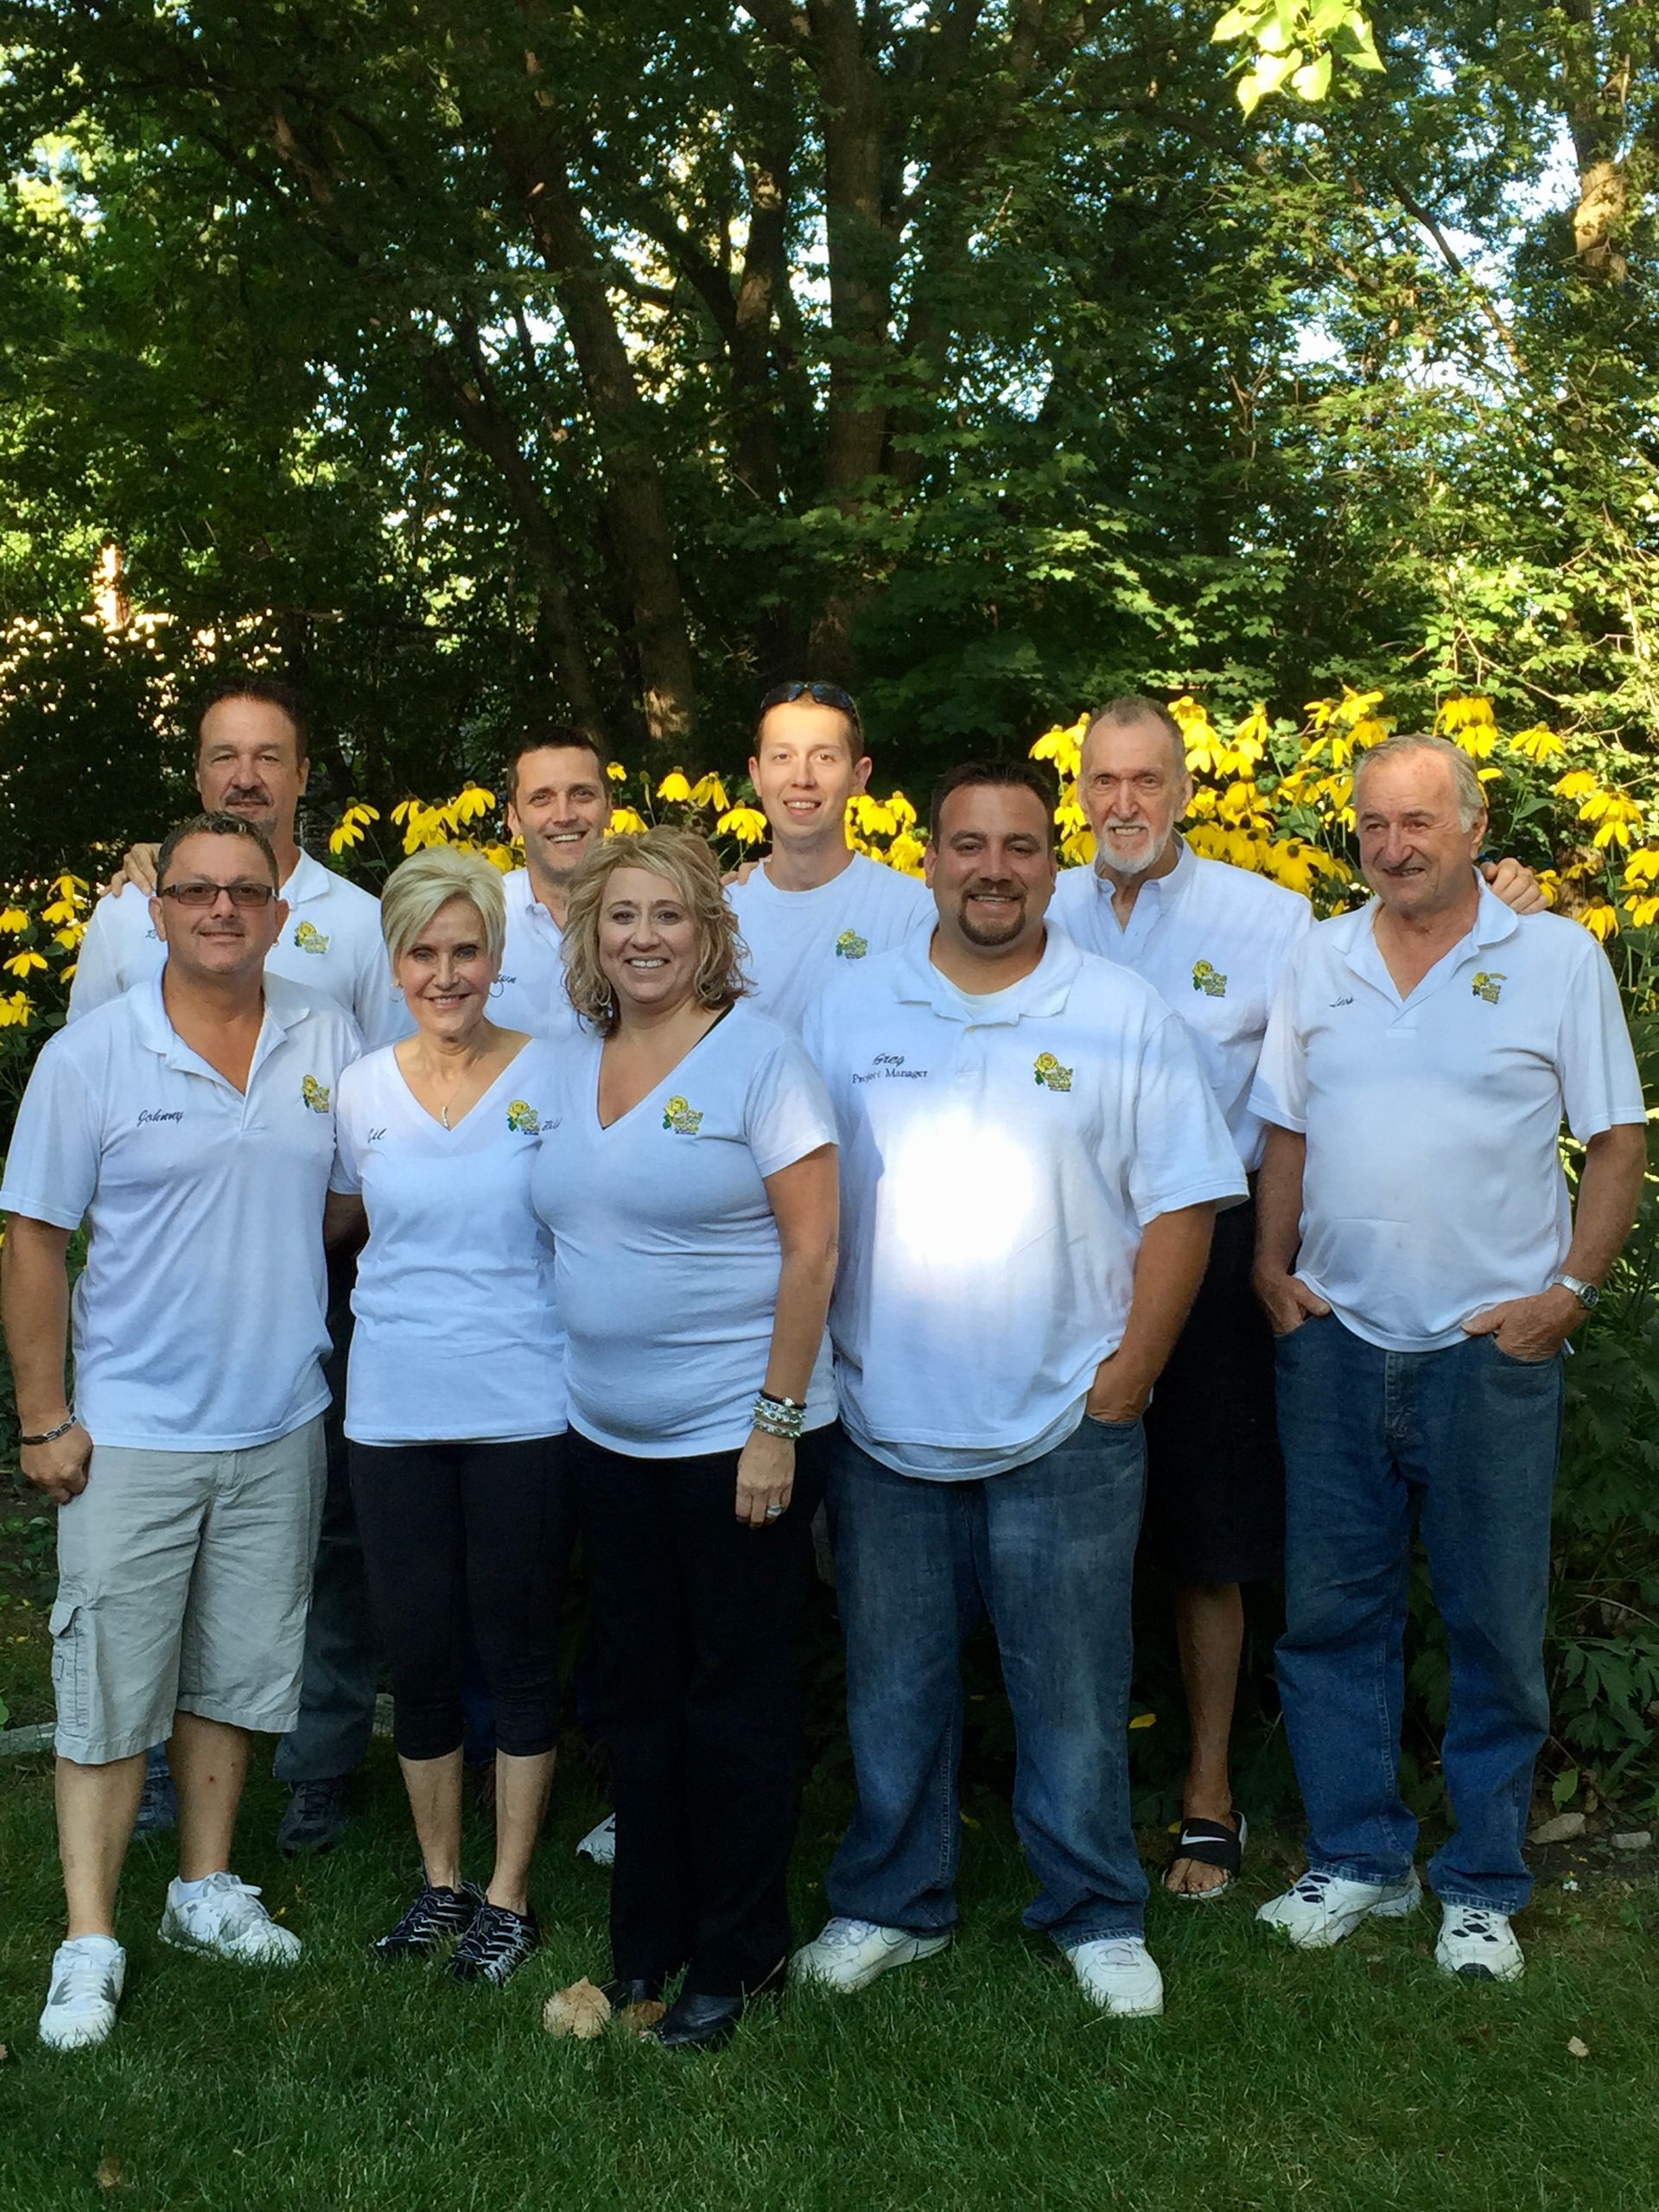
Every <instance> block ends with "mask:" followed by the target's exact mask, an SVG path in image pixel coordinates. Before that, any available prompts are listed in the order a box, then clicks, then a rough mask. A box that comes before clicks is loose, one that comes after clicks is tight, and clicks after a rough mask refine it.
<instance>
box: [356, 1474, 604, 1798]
mask: <svg viewBox="0 0 1659 2212" xmlns="http://www.w3.org/2000/svg"><path fill="white" fill-rule="evenodd" d="M563 1443H564V1440H563V1437H557V1436H543V1437H537V1438H536V1439H534V1440H532V1441H531V1442H529V1443H522V1444H397V1445H385V1444H353V1446H351V1470H352V1499H353V1503H354V1504H355V1506H356V1508H357V1525H358V1532H359V1535H360V1536H361V1538H362V1542H363V1559H364V1564H365V1567H367V1569H368V1577H369V1600H370V1603H371V1605H372V1607H373V1609H374V1619H375V1626H376V1628H377V1629H378V1631H379V1636H380V1641H381V1643H382V1645H383V1646H384V1648H385V1654H386V1662H387V1666H388V1669H389V1670H390V1673H391V1696H392V1731H391V1732H392V1740H393V1742H394V1743H395V1744H396V1745H397V1750H398V1751H399V1753H400V1755H401V1756H402V1757H403V1758H406V1759H441V1758H446V1757H448V1754H449V1753H450V1752H452V1751H459V1750H460V1749H461V1741H462V1737H463V1733H464V1729H463V1723H462V1718H461V1681H462V1677H463V1675H464V1672H465V1669H466V1657H467V1621H468V1619H469V1618H470V1620H471V1622H472V1626H473V1633H474V1637H475V1638H476V1641H477V1643H478V1650H479V1656H480V1659H481V1660H482V1662H483V1666H484V1675H485V1679H486V1681H487V1682H488V1684H489V1687H490V1693H491V1695H492V1696H493V1699H494V1700H495V1727H496V1747H497V1749H498V1750H499V1751H505V1752H507V1753H508V1754H509V1756H510V1757H512V1758H537V1757H538V1756H539V1755H540V1754H541V1753H543V1752H544V1751H551V1750H552V1749H553V1748H554V1746H555V1745H556V1743H557V1741H558V1734H559V1600H560V1598H561V1595H562V1594H563V1586H564V1577H565V1570H566V1568H567V1567H568V1565H569V1555H570V1542H571V1532H572V1525H573V1524H572V1518H571V1512H570V1505H569V1488H568V1480H567V1477H566V1474H565V1469H564V1463H563Z"/></svg>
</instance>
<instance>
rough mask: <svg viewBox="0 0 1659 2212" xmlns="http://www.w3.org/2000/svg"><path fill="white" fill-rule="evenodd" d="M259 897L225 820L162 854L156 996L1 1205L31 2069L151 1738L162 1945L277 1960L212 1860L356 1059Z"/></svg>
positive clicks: (108, 1909) (266, 1660)
mask: <svg viewBox="0 0 1659 2212" xmlns="http://www.w3.org/2000/svg"><path fill="white" fill-rule="evenodd" d="M277 880H278V863H277V856H276V855H275V853H274V852H273V850H272V849H271V846H270V841H269V840H268V839H267V838H266V837H265V836H264V834H263V832H261V831H260V830H258V829H256V828H255V827H254V826H253V825H252V824H251V823H248V822H246V821H245V820H243V819H241V818H239V817H237V816H234V815H230V814H223V813H220V814H204V815H200V816H197V817H195V818H194V820H192V821H189V822H187V823H184V824H183V825H182V826H181V828H180V829H175V831H173V833H172V834H171V835H170V836H168V838H167V839H166V840H165V841H164V842H163V844H162V849H161V853H160V855H159V858H158V861H157V893H156V897H154V898H153V899H151V900H150V901H149V912H150V917H151V919H152V920H153V921H154V923H155V925H156V933H157V938H158V940H159V942H160V943H161V944H162V971H161V973H160V975H159V976H153V977H151V978H150V979H149V981H147V982H143V983H141V984H139V985H138V986H137V988H134V989H132V990H131V991H130V992H127V993H124V995H121V996H120V997H118V998H117V999H115V1000H113V1001H111V1002H110V1003H109V1004H108V1005H106V1006H104V1007H99V1009H98V1010H97V1011H96V1012H95V1013H93V1014H90V1015H88V1016H87V1017H86V1019H85V1020H81V1021H78V1022H76V1023H75V1024H74V1025H73V1027H68V1028H66V1029H65V1030H63V1031H62V1032H61V1033H60V1034H59V1035H58V1036H56V1037H54V1038H53V1039H50V1041H49V1042H48V1044H47V1046H45V1048H44V1050H43V1051H42V1052H41V1056H40V1058H39V1060H38V1061H37V1062H36V1064H35V1071H34V1072H33V1074H32V1075H31V1077H30V1078H29V1088H28V1090H27V1091H26V1092H25V1094H24V1096H23V1102H22V1106H21V1107H20V1109H19V1110H18V1115H17V1123H16V1132H15V1135H14V1137H13V1141H12V1146H11V1150H10V1155H9V1157H8V1159H7V1161H6V1170H5V1179H4V1182H3V1185H0V1211H3V1212H4V1213H5V1215H6V1216H7V1217H8V1218H7V1222H6V1230H7V1234H6V1241H5V1246H4V1250H3V1255H0V1320H3V1324H4V1329H5V1336H6V1344H7V1349H8V1351H9V1352H10V1358H11V1364H12V1370H13V1374H14V1376H15V1377H16V1395H17V1411H18V1415H19V1419H20V1422H21V1426H22V1432H23V1433H22V1471H23V1475H24V1477H25V1478H26V1479H27V1480H28V1481H29V1482H30V1483H32V1484H34V1485H35V1488H36V1489H37V1490H39V1491H41V1493H42V1495H43V1496H45V1497H47V1498H48V1499H49V1500H50V1501H51V1502H52V1503H54V1505H56V1506H57V1507H59V1509H60V1516H59V1522H58V1569H59V1584H58V1595H57V1599H56V1602H55V1603H54V1605H53V1608H52V1617H51V1630H52V1639H53V1686H54V1693H55V1696H56V1700H57V1715H58V1719H57V1737H56V1748H57V1753H58V1770H57V1809H58V1832H59V1843H60V1857H61V1860H62V1865H63V1874H64V1888H65V1893H66V1897H67V1905H68V1929H67V1940H66V1941H65V1942H64V1943H63V1944H62V1945H61V1946H60V1948H59V1950H58V1952H57V1955H56V1956H55V1958H54V1962H53V1971H52V1980H51V1987H50V1992H49V1994H48V1999H47V2004H46V2009H45V2011H44V2012H43V2013H42V2014H41V2040H42V2041H43V2042H44V2043H45V2044H48V2047H50V2048H52V2049H54V2050H74V2049H78V2048H82V2047H85V2046H86V2045H90V2044H99V2043H101V2042H103V2040H104V2039H105V2037H106V2036H107V2035H108V2034H109V2032H110V2031H111V2027H112V2026H113V2025H114V2022H115V2011H116V2006H117V2005H118V2002H119V2000H120V1996H121V1991H122V1984H123V1981H124V1974H125V1965H126V1961H125V1954H124V1951H123V1949H122V1948H121V1945H120V1943H119V1942H118V1939H117V1936H116V1932H115V1917H114V1916H115V1898H116V1889H117V1885H118V1880H119V1878H120V1873H121V1868H122V1863H123V1861H124V1858H125V1856H126V1852H127V1846H128V1843H129V1841H130V1838H131V1835H132V1832H133V1825H134V1821H135V1819H136V1817H137V1810H138V1802H139V1797H140V1795H141V1793H142V1790H143V1781H144V1753H145V1750H146V1747H147V1746H148V1745H151V1744H154V1743H156V1742H157V1741H158V1740H159V1739H161V1738H163V1737H165V1738H169V1752H170V1758H171V1764H172V1770H173V1774H174V1777H175V1783H176V1785H177V1789H178V1796H179V1872H178V1878H176V1879H175V1881H174V1882H172V1883H171V1884H170V1885H169V1886H168V1893H167V1904H166V1910H165V1912H164V1915H163V1916H162V1925H161V1935H162V1940H163V1942H168V1943H171V1944H174V1945H175V1946H177V1947H179V1948H182V1949H187V1950H195V1951H202V1952H207V1953H210V1954H211V1955H214V1956H216V1957H219V1958H224V1959H228V1960H232V1961H237V1962H239V1963H245V1964H285V1963H288V1962H290V1961H292V1960H294V1959H295V1958H296V1957H297V1956H298V1954H299V1948H300V1947H299V1943H298V1941H297V1939H296V1937H295V1936H293V1935H292V1934H291V1933H289V1930H288V1929H283V1928H279V1927H278V1926H277V1924H276V1923H274V1922H273V1921H272V1920H271V1918H270V1916H269V1914H268V1913H267V1912H266V1910H265V1909H264V1906H263V1905H262V1904H260V1902H259V1893H258V1891H257V1890H255V1889H251V1888H250V1887H249V1886H248V1885H246V1884H245V1883H244V1882H241V1881H239V1880H238V1878H237V1877H236V1876H235V1875H234V1874H233V1873H232V1872H231V1847H232V1838H233V1835H234V1831H235V1823H236V1814H237V1808H238V1802H239V1800H240V1797H241V1793H242V1783H243V1777H244V1776H245V1772H246V1768H247V1758H248V1738H249V1736H250V1734H251V1733H252V1732H271V1733H276V1734H281V1733H282V1732H283V1731H284V1730H286V1729H288V1728H289V1727H291V1726H293V1723H294V1719H295V1717H296V1713H297V1711H298V1707H299V1688H300V1670H301V1664H302V1656H303V1654H304V1649H305V1632H306V1617H307V1610H308V1599H309V1593H310V1585H311V1563H312V1556H313V1554H314V1552H315V1548H316V1537H317V1522H318V1516H319V1514H320V1511H321V1504H322V1495H323V1484H324V1467H323V1446H322V1413H323V1409H324V1408H325V1407H326V1406H327V1402H328V1389H327V1383H326V1382H325V1381H324V1379H323V1373H322V1365H321V1359H322V1355H323V1354H324V1353H325V1352H326V1351H327V1348H328V1332H327V1321H326V1314H325V1292H326V1277H325V1271H324V1267H323V1250H322V1211H323V1201H324V1198H325V1195H326V1192H327V1184H328V1176H329V1172H330V1170H331V1168H332V1166H333V1164H334V1109H333V1101H334V1092H335V1086H336V1084H337V1081H338V1078H339V1075H340V1070H341V1068H343V1067H344V1066H345V1065H346V1064H347V1063H348V1062H349V1061H351V1060H352V1059H353V1058H356V1056H357V1054H358V1052H359V1050H360V1046H361V1040H360V1039H359V1035H358V1033H357V1030H356V1028H355V1027H354V1026H353V1022H352V1020H351V1018H350V1016H349V1015H348V1014H346V1012H345V1011H344V1010H343V1009H342V1008H341V1007H338V1006H336V1005H335V1004H334V1003H333V1002H332V1001H329V1000H327V999H326V998H324V999H320V1000H319V999H313V998H309V997H308V996H306V995H304V994H303V993H302V992H300V991H298V990H296V988H294V986H293V985H291V984H290V983H289V982H286V981H285V980H284V979H283V978H282V977H280V976H275V975H267V974H266V972H265V962H266V958H267V956H268V954H269V953H270V950H271V949H272V947H273V946H274V945H275V944H276V943H277V939H278V938H279V937H280V936H281V934H282V932H283V929H284V927H285V925H286V924H287V921H288V907H287V906H286V904H285V902H284V901H283V899H282V898H281V896H280V895H279V893H278V889H277ZM83 1221H84V1222H85V1224H86V1227H87V1230H88V1231H89V1244H88V1251H87V1260H86V1269H85V1272H84V1273H83V1274H82V1275H81V1277H80V1279H79V1282H78V1283H77V1284H76V1286H75V1293H74V1300H73V1315H74V1322H73V1338H74V1371H75V1381H74V1404H73V1408H71V1406H70V1404H69V1401H68V1395H67V1390H66V1386H65V1355H66V1352H67V1349H68V1346H67V1338H68V1334H69V1315H70V1299H69V1287H68V1281H67V1250H68V1244H69V1239H70V1237H71V1236H73V1233H74V1231H75V1230H76V1229H77V1228H79V1226H80V1224H82V1223H83Z"/></svg>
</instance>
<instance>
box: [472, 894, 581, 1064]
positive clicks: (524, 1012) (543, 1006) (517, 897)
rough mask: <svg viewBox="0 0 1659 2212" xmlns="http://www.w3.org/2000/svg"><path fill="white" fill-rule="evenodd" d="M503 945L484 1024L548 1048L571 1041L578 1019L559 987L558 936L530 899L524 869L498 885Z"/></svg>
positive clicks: (540, 906) (561, 984)
mask: <svg viewBox="0 0 1659 2212" xmlns="http://www.w3.org/2000/svg"><path fill="white" fill-rule="evenodd" d="M501 889H502V891H503V893H505V898H506V902H507V943H506V949H505V951H504V952H503V954H502V956H501V974H500V976H499V979H498V980H497V982H496V986H495V988H494V989H493V991H492V992H491V993H490V1020H492V1021H494V1022H499V1025H500V1026H501V1027H502V1028H503V1029H522V1030H524V1031H525V1032H526V1033H527V1034H529V1035H530V1036H531V1037H543V1038H547V1039H550V1041H552V1042H554V1043H557V1042H558V1041H559V1040H560V1039H563V1038H566V1037H574V1036H575V1035H576V1033H577V1031H578V1028H579V1027H580V1019H579V1017H578V1015H577V1013H576V1010H575V1007H573V1006H572V1005H571V1003H570V1000H569V994H568V993H567V992H566V990H565V988H564V950H563V948H564V932H563V930H561V929H560V927H559V925H558V924H557V923H556V921H555V920H554V918H553V917H552V915H551V914H550V913H549V912H548V911H547V909H546V907H545V906H543V904H542V902H541V900H540V899H538V898H537V896H536V893H535V890H534V887H532V885H531V880H530V871H529V870H528V869H527V868H514V870H513V871H512V874H511V875H509V876H506V877H505V878H504V879H503V880H502V885H501Z"/></svg>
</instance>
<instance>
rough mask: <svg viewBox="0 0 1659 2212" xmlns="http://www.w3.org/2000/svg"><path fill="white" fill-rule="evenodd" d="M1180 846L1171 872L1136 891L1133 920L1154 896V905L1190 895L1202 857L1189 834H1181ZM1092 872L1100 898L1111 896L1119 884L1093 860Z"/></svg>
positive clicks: (1090, 871) (1152, 878)
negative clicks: (1187, 835)
mask: <svg viewBox="0 0 1659 2212" xmlns="http://www.w3.org/2000/svg"><path fill="white" fill-rule="evenodd" d="M1175 842H1176V845H1177V847H1178V848H1179V851H1178V855H1177V858H1176V861H1175V865H1174V867H1173V868H1171V870H1170V871H1169V874H1167V875H1154V876H1152V877H1151V878H1149V879H1148V880H1146V881H1145V882H1143V883H1142V884H1141V888H1140V890H1139V891H1137V892H1136V893H1135V904H1134V906H1132V907H1131V908H1130V909H1129V915H1130V918H1131V920H1133V918H1134V917H1135V915H1136V914H1138V913H1139V912H1140V911H1141V903H1142V901H1143V900H1145V899H1151V900H1152V903H1153V905H1154V906H1160V907H1161V906H1174V905H1175V904H1176V902H1177V901H1178V900H1179V899H1184V898H1185V896H1186V893H1187V892H1188V890H1189V889H1190V888H1191V887H1192V880H1193V878H1194V877H1195V876H1196V875H1197V874H1198V855H1197V854H1196V853H1195V852H1194V851H1193V849H1192V846H1191V845H1189V844H1188V843H1187V842H1186V840H1185V837H1183V836H1179V835H1178V836H1177V837H1176V839H1175ZM1089 873H1090V875H1092V876H1093V877H1094V879H1095V890H1096V893H1097V894H1098V896H1099V897H1101V898H1103V899H1109V898H1110V897H1111V896H1112V894H1113V893H1114V892H1115V891H1116V889H1117V886H1116V884H1115V883H1114V882H1113V881H1112V879H1111V878H1110V876H1109V875H1103V874H1101V872H1100V870H1099V869H1098V868H1096V867H1095V866H1094V864H1093V862H1092V861H1091V862H1090V868H1089Z"/></svg>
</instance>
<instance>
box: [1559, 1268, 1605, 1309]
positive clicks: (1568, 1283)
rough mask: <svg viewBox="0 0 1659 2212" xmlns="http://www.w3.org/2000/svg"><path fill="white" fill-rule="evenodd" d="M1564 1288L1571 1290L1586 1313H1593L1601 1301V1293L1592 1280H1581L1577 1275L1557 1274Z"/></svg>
mask: <svg viewBox="0 0 1659 2212" xmlns="http://www.w3.org/2000/svg"><path fill="white" fill-rule="evenodd" d="M1555 1280H1556V1281H1557V1282H1559V1283H1560V1285H1561V1287H1562V1288H1563V1289H1564V1290H1570V1291H1571V1292H1572V1294H1573V1297H1574V1298H1576V1299H1577V1300H1578V1301H1579V1303H1580V1306H1583V1308H1584V1310H1585V1312H1586V1313H1594V1312H1595V1310H1596V1308H1597V1306H1599V1305H1600V1303H1601V1293H1600V1292H1599V1290H1598V1289H1597V1288H1596V1286H1595V1285H1594V1283H1592V1282H1580V1280H1579V1278H1578V1276H1577V1275H1557V1276H1556V1278H1555Z"/></svg>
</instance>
